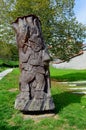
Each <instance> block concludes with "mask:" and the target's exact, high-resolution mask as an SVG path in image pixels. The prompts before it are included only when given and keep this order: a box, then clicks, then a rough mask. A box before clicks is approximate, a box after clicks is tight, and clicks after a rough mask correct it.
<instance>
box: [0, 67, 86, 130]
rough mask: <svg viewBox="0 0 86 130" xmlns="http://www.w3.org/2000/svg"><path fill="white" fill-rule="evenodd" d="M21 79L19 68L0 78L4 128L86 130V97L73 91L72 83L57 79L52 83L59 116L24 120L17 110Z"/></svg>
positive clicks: (1, 124) (0, 121) (1, 125)
mask: <svg viewBox="0 0 86 130" xmlns="http://www.w3.org/2000/svg"><path fill="white" fill-rule="evenodd" d="M56 76H57V75H56ZM51 77H52V75H51ZM18 79H19V70H18V69H17V68H16V69H14V71H13V72H12V73H10V74H8V75H7V76H6V77H4V78H3V79H2V80H1V81H0V130H86V96H85V95H77V94H72V93H71V92H70V91H69V90H68V86H64V85H61V84H59V83H57V82H55V81H52V82H51V86H52V87H51V92H52V96H53V99H54V103H55V106H56V108H55V116H54V117H47V118H43V119H40V120H37V121H34V120H33V119H30V118H28V119H24V118H23V116H22V113H21V112H20V111H17V110H15V109H14V101H15V98H16V95H17V94H18V93H19V91H18Z"/></svg>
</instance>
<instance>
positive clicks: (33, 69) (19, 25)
mask: <svg viewBox="0 0 86 130" xmlns="http://www.w3.org/2000/svg"><path fill="white" fill-rule="evenodd" d="M12 26H13V28H14V29H15V32H16V40H17V45H18V49H19V67H20V70H21V75H20V80H19V89H20V94H19V95H18V96H17V98H16V100H15V108H16V109H18V110H21V111H45V110H54V108H55V106H54V103H53V99H52V97H51V93H50V75H49V62H50V56H49V54H48V51H47V48H46V45H45V43H44V40H43V37H42V31H41V24H40V20H39V19H38V17H36V16H35V15H28V16H24V17H19V18H17V20H16V21H15V22H13V23H12Z"/></svg>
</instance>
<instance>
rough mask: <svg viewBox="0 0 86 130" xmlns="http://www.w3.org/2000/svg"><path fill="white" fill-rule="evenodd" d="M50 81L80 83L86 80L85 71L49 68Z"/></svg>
mask: <svg viewBox="0 0 86 130" xmlns="http://www.w3.org/2000/svg"><path fill="white" fill-rule="evenodd" d="M50 74H51V79H54V80H57V81H82V80H86V70H74V69H56V68H53V67H52V66H51V67H50Z"/></svg>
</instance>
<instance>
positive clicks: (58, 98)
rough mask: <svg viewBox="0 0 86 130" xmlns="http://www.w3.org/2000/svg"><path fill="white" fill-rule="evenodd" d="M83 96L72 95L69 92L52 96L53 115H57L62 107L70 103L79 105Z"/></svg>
mask: <svg viewBox="0 0 86 130" xmlns="http://www.w3.org/2000/svg"><path fill="white" fill-rule="evenodd" d="M82 96H83V95H79V94H74V93H71V92H63V93H60V94H56V95H53V100H54V103H55V114H57V113H59V112H60V111H61V110H62V109H63V108H64V107H66V106H68V105H70V104H72V103H80V102H81V97H82Z"/></svg>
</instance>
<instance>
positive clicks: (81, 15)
mask: <svg viewBox="0 0 86 130" xmlns="http://www.w3.org/2000/svg"><path fill="white" fill-rule="evenodd" d="M74 12H75V16H76V18H77V20H78V21H79V22H81V23H82V24H86V0H75V7H74Z"/></svg>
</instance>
